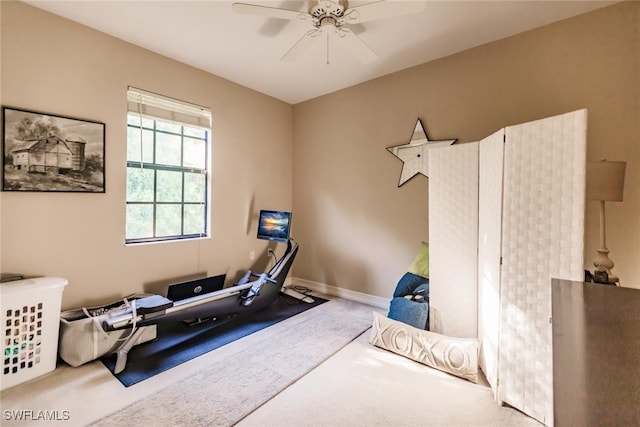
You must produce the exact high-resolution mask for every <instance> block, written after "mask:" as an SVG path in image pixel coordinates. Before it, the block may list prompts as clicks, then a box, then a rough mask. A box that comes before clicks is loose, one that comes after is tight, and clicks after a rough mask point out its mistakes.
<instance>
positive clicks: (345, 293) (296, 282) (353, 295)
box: [284, 277, 391, 310]
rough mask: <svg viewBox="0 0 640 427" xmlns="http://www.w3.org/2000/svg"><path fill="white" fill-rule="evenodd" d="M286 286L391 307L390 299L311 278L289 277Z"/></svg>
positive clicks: (385, 307) (381, 306)
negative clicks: (300, 287)
mask: <svg viewBox="0 0 640 427" xmlns="http://www.w3.org/2000/svg"><path fill="white" fill-rule="evenodd" d="M284 283H285V286H304V287H306V288H309V289H311V290H312V291H315V292H319V293H321V294H326V295H333V296H336V297H340V298H344V299H348V300H351V301H356V302H359V303H362V304H368V305H371V306H374V307H377V308H382V309H387V310H388V309H389V303H390V301H391V300H390V299H387V298H381V297H377V296H375V295H369V294H365V293H362V292H357V291H352V290H350V289H345V288H339V287H337V286H331V285H327V284H325V283H319V282H314V281H311V280H306V279H301V278H299V277H287V278H286V280H285V282H284Z"/></svg>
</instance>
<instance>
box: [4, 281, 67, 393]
mask: <svg viewBox="0 0 640 427" xmlns="http://www.w3.org/2000/svg"><path fill="white" fill-rule="evenodd" d="M67 283H68V282H67V280H66V279H62V278H59V277H38V278H33V279H24V280H16V281H13V282H7V283H1V284H0V297H1V298H0V299H1V300H2V302H1V305H2V348H3V364H2V376H0V390H4V389H7V388H9V387H12V386H14V385H16V384H20V383H23V382H25V381H28V380H30V379H32V378H35V377H38V376H40V375H43V374H46V373H47V372H50V371H52V370H54V369H55V367H56V360H57V355H58V330H59V328H60V306H61V303H62V291H63V290H64V287H65V286H66V285H67Z"/></svg>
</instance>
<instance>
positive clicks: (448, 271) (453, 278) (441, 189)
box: [429, 142, 478, 338]
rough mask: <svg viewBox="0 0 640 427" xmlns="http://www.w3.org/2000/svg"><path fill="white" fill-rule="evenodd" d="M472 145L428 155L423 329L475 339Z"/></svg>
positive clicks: (475, 229) (474, 155)
mask: <svg viewBox="0 0 640 427" xmlns="http://www.w3.org/2000/svg"><path fill="white" fill-rule="evenodd" d="M477 261H478V143H477V142H471V143H468V144H459V145H450V146H447V147H446V149H441V148H434V149H432V150H430V151H429V280H430V282H435V283H438V284H441V286H436V287H435V288H434V287H432V286H429V326H430V329H431V330H432V331H434V332H437V333H440V334H444V335H449V336H454V337H464V338H475V337H477V336H478V326H477V325H478V323H477V322H478V313H477V309H478V293H477V291H476V288H475V285H474V288H473V289H472V291H469V284H475V283H477V281H478V279H477V277H478V276H477V274H478V264H477Z"/></svg>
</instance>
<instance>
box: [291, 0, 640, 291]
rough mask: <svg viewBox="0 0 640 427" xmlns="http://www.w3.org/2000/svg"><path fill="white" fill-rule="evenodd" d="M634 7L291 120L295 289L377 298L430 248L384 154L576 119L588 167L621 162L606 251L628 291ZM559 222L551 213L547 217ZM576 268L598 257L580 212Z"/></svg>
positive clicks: (323, 103)
mask: <svg viewBox="0 0 640 427" xmlns="http://www.w3.org/2000/svg"><path fill="white" fill-rule="evenodd" d="M639 31H640V3H639V2H632V3H623V4H619V5H615V6H612V7H608V8H605V9H601V10H598V11H595V12H592V13H589V14H585V15H582V16H579V17H575V18H573V19H569V20H566V21H563V22H559V23H556V24H553V25H549V26H546V27H543V28H539V29H536V30H533V31H530V32H527V33H523V34H520V35H517V36H514V37H510V38H508V39H504V40H501V41H498V42H494V43H491V44H487V45H484V46H481V47H478V48H475V49H471V50H468V51H465V52H462V53H459V54H456V55H453V56H450V57H447V58H444V59H441V60H437V61H433V62H429V63H426V64H423V65H420V66H417V67H414V68H410V69H407V70H404V71H401V72H398V73H395V74H392V75H389V76H385V77H383V78H380V79H377V80H373V81H371V82H367V83H365V84H361V85H359V86H355V87H352V88H348V89H345V90H341V91H339V92H336V93H333V94H330V95H326V96H323V97H320V98H317V99H314V100H310V101H307V102H304V103H301V104H298V105H296V106H295V107H294V149H293V159H294V160H293V165H294V174H293V176H294V182H293V201H294V210H295V213H296V215H297V217H296V225H295V232H296V238H297V239H298V240H299V241H300V243H301V246H302V247H303V248H305V250H302V251H301V252H300V255H299V258H298V260H297V261H296V268H295V275H296V276H297V277H300V278H303V279H307V280H310V281H314V282H319V283H323V284H327V285H331V286H337V287H341V288H347V289H350V290H353V291H357V292H362V293H365V294H370V295H377V296H381V297H387V298H389V297H390V296H391V295H392V292H393V289H394V288H395V285H396V284H397V281H398V279H399V278H400V277H401V275H402V274H403V273H404V272H405V271H406V269H407V267H408V265H409V264H410V262H411V261H412V260H413V258H414V256H415V254H416V253H417V251H418V248H419V244H420V241H421V240H423V239H424V240H428V234H429V233H428V224H427V223H428V180H427V179H426V178H425V177H423V176H418V177H416V178H414V179H412V180H411V181H409V182H408V183H406V184H405V185H403V186H402V187H400V188H398V187H397V182H398V178H399V175H400V171H401V166H402V163H401V162H400V161H399V160H398V159H397V158H396V157H394V156H393V155H392V154H390V153H389V152H387V151H386V150H385V147H389V146H393V145H399V144H403V143H407V142H409V138H410V136H411V134H412V131H413V126H414V125H415V122H416V119H417V118H421V119H422V121H423V124H424V125H425V127H426V130H427V133H428V135H429V137H430V138H431V139H432V140H434V139H449V138H458V140H459V141H460V142H469V141H475V140H478V139H481V138H483V137H485V136H488V135H490V134H492V133H493V132H494V131H496V130H498V129H500V128H502V127H504V126H506V125H513V124H518V123H522V122H526V121H530V120H534V119H539V118H543V117H546V116H552V115H556V114H560V113H565V112H569V111H573V110H577V109H581V108H587V109H588V110H589V112H588V127H589V130H588V149H587V151H588V152H587V160H589V161H590V160H598V159H600V158H607V159H609V160H625V161H627V162H628V164H627V173H626V180H627V181H626V188H625V193H624V199H625V200H624V202H623V203H609V204H607V215H608V216H607V226H608V227H607V244H608V247H609V249H610V250H611V258H612V259H613V260H614V261H615V262H616V267H615V268H614V272H616V273H617V274H618V275H619V276H620V278H621V281H622V284H623V285H625V286H633V287H638V288H640V57H639V56H640V35H639ZM558 209H562V206H558ZM586 214H587V219H586V230H587V231H586V249H585V264H586V268H590V269H592V268H593V267H592V265H591V262H592V260H593V258H594V255H595V249H596V247H597V246H598V241H599V236H598V209H597V203H596V202H588V203H587V212H586Z"/></svg>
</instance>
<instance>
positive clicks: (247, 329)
mask: <svg viewBox="0 0 640 427" xmlns="http://www.w3.org/2000/svg"><path fill="white" fill-rule="evenodd" d="M313 299H314V300H315V301H314V302H313V303H306V302H301V301H299V300H297V299H295V298H293V297H290V296H288V295H285V294H280V295H279V296H278V298H277V299H276V300H275V301H274V302H273V304H271V305H270V306H269V307H267V308H265V309H263V310H260V311H257V312H254V313H248V314H244V315H238V316H236V317H232V318H230V319H226V320H218V321H215V322H212V321H208V322H205V323H201V324H199V325H194V326H188V325H186V324H184V323H183V322H171V323H166V324H159V325H158V339H156V340H154V341H150V342H147V343H144V344H140V345H138V346H135V347H133V349H131V351H129V354H128V358H127V365H126V368H125V369H124V371H122V372H120V373H119V374H114V375H115V377H116V378H118V380H120V382H121V383H122V384H123V385H124V386H125V387H129V386H131V385H133V384H136V383H139V382H140V381H143V380H146V379H147V378H151V377H152V376H154V375H156V374H159V373H161V372H164V371H166V370H168V369H171V368H173V367H174V366H178V365H179V364H181V363H184V362H187V361H189V360H191V359H193V358H195V357H198V356H200V355H203V354H205V353H208V352H209V351H211V350H215V349H216V348H219V347H222V346H223V345H225V344H229V343H230V342H233V341H235V340H237V339H238V338H242V337H246V336H247V335H250V334H252V333H254V332H257V331H259V330H261V329H264V328H266V327H267V326H271V325H274V324H276V323H278V322H280V321H282V320H285V319H287V318H289V317H291V316H293V315H296V314H299V313H302V312H303V311H306V310H308V309H310V308H313V307H316V306H318V305H320V304H323V303H325V302H327V300H326V299H322V298H318V297H316V296H314V297H313ZM101 361H102V363H103V364H104V365H105V366H106V367H107V368H108V369H109V370H110V371H111V372H112V373H113V370H114V368H115V364H116V356H115V355H110V356H105V357H104V358H102V359H101Z"/></svg>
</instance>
